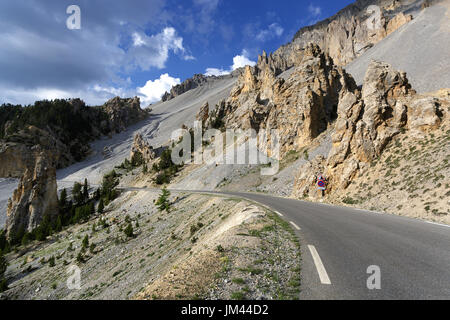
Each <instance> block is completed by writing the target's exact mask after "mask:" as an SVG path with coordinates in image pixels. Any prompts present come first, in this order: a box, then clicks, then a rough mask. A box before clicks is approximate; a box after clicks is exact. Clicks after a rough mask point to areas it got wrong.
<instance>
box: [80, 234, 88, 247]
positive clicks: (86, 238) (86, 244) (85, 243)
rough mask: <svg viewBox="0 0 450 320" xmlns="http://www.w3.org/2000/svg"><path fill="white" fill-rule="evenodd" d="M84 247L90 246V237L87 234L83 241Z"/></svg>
mask: <svg viewBox="0 0 450 320" xmlns="http://www.w3.org/2000/svg"><path fill="white" fill-rule="evenodd" d="M81 245H82V248H83V249H87V248H88V247H89V237H88V235H86V236H85V237H84V239H83V242H82V243H81Z"/></svg>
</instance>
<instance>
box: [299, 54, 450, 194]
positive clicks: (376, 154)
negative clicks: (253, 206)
mask: <svg viewBox="0 0 450 320" xmlns="http://www.w3.org/2000/svg"><path fill="white" fill-rule="evenodd" d="M449 105H450V99H449V98H448V97H445V96H441V97H438V96H423V95H418V94H416V92H415V91H414V90H413V89H412V88H411V85H410V84H409V82H408V79H407V77H406V74H405V73H404V72H400V71H397V70H394V69H393V68H392V67H391V66H390V65H388V64H386V63H383V62H379V61H372V63H371V64H370V66H369V69H368V70H367V73H366V76H365V79H364V85H363V87H362V90H359V89H356V90H348V91H346V92H344V93H343V95H342V99H340V101H339V105H338V119H337V121H336V124H335V131H334V133H333V135H332V142H333V148H332V150H331V152H330V154H329V155H328V158H327V159H325V158H323V157H318V158H316V159H314V160H313V161H312V162H311V163H309V164H307V165H305V166H304V167H302V168H301V169H300V171H299V174H298V177H297V179H296V183H295V187H294V192H293V194H294V195H295V196H297V197H302V196H304V195H307V194H309V193H310V192H312V191H315V189H316V188H315V185H314V181H313V178H314V176H315V175H317V174H318V173H324V174H325V175H326V176H327V177H328V178H329V192H330V193H333V192H337V191H343V190H345V189H346V188H347V187H348V186H349V185H350V184H351V182H352V181H353V179H354V178H355V177H356V175H357V174H359V172H360V171H361V170H365V169H367V168H368V167H369V166H370V164H371V163H372V162H374V161H376V160H377V159H378V158H380V156H381V155H382V153H383V152H384V150H385V149H386V147H387V145H388V144H389V143H390V142H391V141H392V139H393V138H394V137H395V136H396V135H399V134H400V133H403V134H406V135H408V136H416V137H420V136H421V135H423V133H424V132H430V131H433V130H437V129H439V128H440V125H441V124H442V122H444V121H445V120H446V119H447V118H448V106H449Z"/></svg>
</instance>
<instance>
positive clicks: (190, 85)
mask: <svg viewBox="0 0 450 320" xmlns="http://www.w3.org/2000/svg"><path fill="white" fill-rule="evenodd" d="M207 79H208V77H206V76H204V75H203V74H196V75H194V76H193V77H192V78H189V79H187V80H185V81H183V82H182V83H181V84H178V85H176V86H174V87H172V89H171V90H170V92H166V93H165V94H164V95H163V97H162V99H161V100H162V101H163V102H165V101H169V100H172V99H173V98H175V97H177V96H179V95H181V94H183V93H185V92H187V91H189V90H192V89H195V88H197V87H199V86H201V85H203V84H205V83H206V81H207Z"/></svg>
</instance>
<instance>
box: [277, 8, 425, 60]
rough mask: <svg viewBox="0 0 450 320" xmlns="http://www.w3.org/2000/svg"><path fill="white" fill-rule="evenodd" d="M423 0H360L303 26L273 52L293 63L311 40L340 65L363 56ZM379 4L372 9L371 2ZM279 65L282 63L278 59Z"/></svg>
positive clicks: (409, 19)
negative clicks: (310, 24) (318, 20)
mask: <svg viewBox="0 0 450 320" xmlns="http://www.w3.org/2000/svg"><path fill="white" fill-rule="evenodd" d="M422 2H428V1H423V0H401V1H400V0H357V1H355V2H354V3H352V4H350V5H349V6H347V7H346V8H344V9H342V10H341V11H339V12H338V13H337V14H336V15H334V16H333V17H331V18H328V19H326V20H323V21H321V22H319V23H317V24H315V25H313V26H309V27H305V28H302V29H300V30H299V31H298V32H297V33H296V35H295V36H294V39H293V41H292V42H291V43H289V44H287V45H285V46H282V47H281V48H279V49H278V50H277V51H276V52H274V54H273V59H274V60H275V61H280V60H282V61H284V62H283V64H284V65H286V66H288V67H289V66H292V65H294V63H295V60H296V52H298V51H299V50H300V49H301V48H304V47H305V46H306V45H307V44H308V43H310V42H312V43H315V44H317V45H319V46H320V47H321V48H322V49H323V50H324V52H325V53H327V54H329V55H330V57H331V58H332V59H333V60H334V62H335V63H336V64H337V65H338V66H344V65H347V64H348V63H350V62H351V61H353V60H354V59H355V58H357V57H359V56H361V55H362V54H363V53H364V52H366V51H367V50H368V49H370V48H371V47H373V46H374V45H375V44H376V43H378V42H379V41H381V40H382V39H384V38H385V37H386V36H387V35H389V34H390V33H392V32H394V31H395V30H397V29H398V28H399V27H401V26H402V25H403V24H405V23H408V22H409V21H411V19H412V18H413V17H412V16H411V15H410V14H404V12H406V11H407V10H408V9H411V8H414V7H415V6H417V5H420V4H421V3H422ZM373 5H375V6H378V8H380V11H379V12H380V15H379V16H378V13H377V11H378V9H373V8H371V6H373ZM278 65H280V64H279V63H278Z"/></svg>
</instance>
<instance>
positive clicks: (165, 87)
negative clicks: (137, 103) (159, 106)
mask: <svg viewBox="0 0 450 320" xmlns="http://www.w3.org/2000/svg"><path fill="white" fill-rule="evenodd" d="M180 83H181V80H180V79H179V78H173V77H171V76H169V74H167V73H165V74H162V75H161V76H160V77H159V79H155V80H153V81H152V80H149V81H147V83H146V84H145V86H143V87H138V88H137V92H138V93H139V95H140V97H141V100H142V103H143V104H144V105H145V104H150V103H153V102H156V101H159V100H160V99H161V97H162V96H163V95H164V93H166V91H169V90H170V89H171V88H172V87H173V86H175V85H177V84H180Z"/></svg>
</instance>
